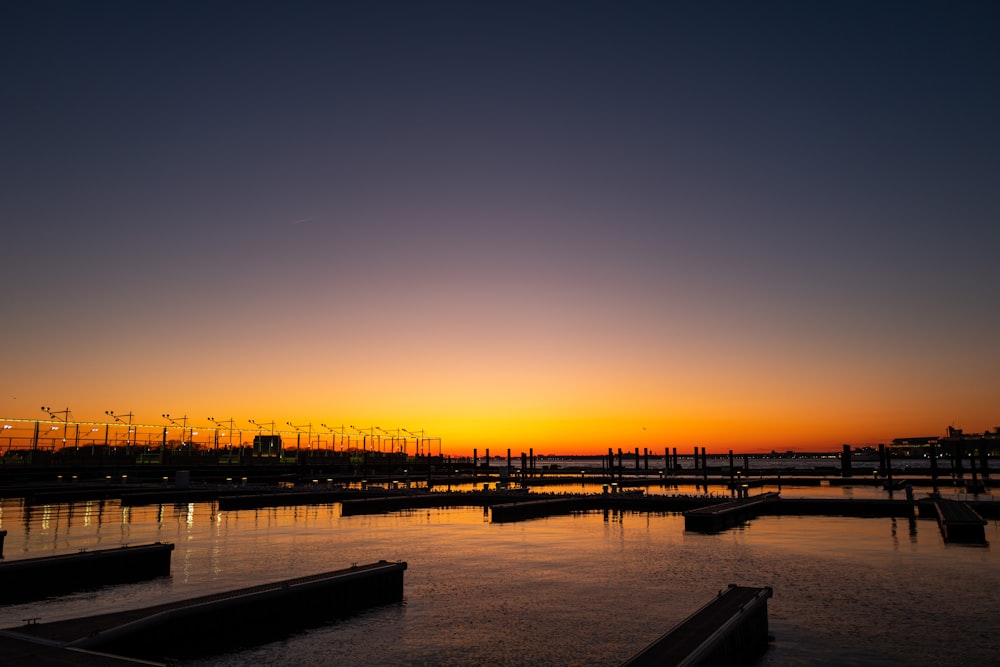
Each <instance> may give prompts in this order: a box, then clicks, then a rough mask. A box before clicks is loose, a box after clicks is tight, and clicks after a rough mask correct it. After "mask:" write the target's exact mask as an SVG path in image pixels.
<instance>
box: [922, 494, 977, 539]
mask: <svg viewBox="0 0 1000 667" xmlns="http://www.w3.org/2000/svg"><path fill="white" fill-rule="evenodd" d="M934 508H935V509H936V510H937V519H938V525H939V526H940V527H941V535H942V536H944V541H945V542H958V543H963V544H986V520H985V519H983V517H981V516H979V514H977V513H976V511H975V510H974V509H972V508H971V507H969V506H968V505H967V504H965V503H963V502H959V501H957V500H945V499H938V500H935V501H934Z"/></svg>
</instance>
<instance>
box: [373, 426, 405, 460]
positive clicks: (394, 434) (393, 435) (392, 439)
mask: <svg viewBox="0 0 1000 667" xmlns="http://www.w3.org/2000/svg"><path fill="white" fill-rule="evenodd" d="M375 428H377V429H378V430H380V431H382V432H383V433H385V434H386V435H387V436H389V453H390V454H395V453H396V441H397V440H399V431H400V429H398V428H397V429H395V430H393V431H389V430H386V429H384V428H382V427H381V426H376V427H375Z"/></svg>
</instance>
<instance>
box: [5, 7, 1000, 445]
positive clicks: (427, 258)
mask: <svg viewBox="0 0 1000 667" xmlns="http://www.w3.org/2000/svg"><path fill="white" fill-rule="evenodd" d="M998 34H1000V5H997V4H996V3H992V2H961V3H945V2H879V3H869V2H827V3H802V2H768V3H742V2H741V3H709V2H691V3H610V2H609V3H582V2H568V3H510V2H504V3H499V2H497V3H470V2H456V3H434V2H427V3H423V2H406V3H403V2H387V3H378V2H364V3H351V4H350V5H347V4H343V3H295V2H292V3H246V2H233V3H219V2H214V3H213V2H191V3H186V2H122V3H108V2H102V3H81V2H65V3H51V2H8V3H5V4H4V5H3V7H2V8H0V58H2V64H0V72H2V79H0V84H2V90H3V105H2V109H0V118H2V121H3V122H2V127H3V150H2V154H0V177H2V180H3V183H4V194H3V197H2V199H0V216H2V218H3V220H4V225H3V228H4V240H5V243H4V256H3V257H2V258H0V277H2V278H3V286H2V288H0V290H2V292H0V294H2V295H3V302H4V304H5V311H6V316H5V320H6V322H7V327H6V332H5V334H4V339H5V342H4V351H3V359H2V361H3V366H4V367H5V368H7V369H9V370H8V371H6V372H5V373H4V375H5V381H4V383H5V386H4V396H3V397H0V407H2V408H3V409H0V413H3V414H8V415H9V416H19V415H18V413H24V412H30V411H35V407H34V406H35V404H36V403H38V402H39V401H41V402H43V403H58V404H60V405H61V404H64V403H65V404H68V405H70V406H71V407H72V406H77V407H74V412H75V413H79V414H78V416H80V417H81V418H84V417H86V416H87V415H89V414H91V413H96V414H100V412H101V410H102V409H105V408H101V406H103V405H104V403H114V404H115V405H121V404H127V403H129V402H131V403H134V404H135V405H136V406H137V407H136V408H135V409H136V411H137V412H138V411H140V409H141V410H143V411H145V412H148V413H149V418H150V419H152V418H153V417H154V416H155V415H158V414H159V412H162V411H164V410H166V409H171V408H170V406H169V405H164V404H170V405H177V404H178V403H180V404H182V405H183V404H184V403H185V401H188V402H190V403H191V404H192V407H190V408H187V409H189V410H191V411H193V412H195V411H207V412H209V413H211V412H220V411H230V412H240V411H252V410H257V411H258V413H259V412H260V411H273V412H276V413H277V417H278V418H279V419H281V418H283V416H284V415H287V416H288V417H294V418H296V420H301V419H313V418H315V419H316V420H317V421H319V420H320V419H323V418H329V419H333V420H337V419H338V417H336V416H330V415H331V414H343V413H350V414H345V415H344V419H348V420H350V419H352V418H354V417H353V416H352V415H360V416H359V417H357V418H358V419H361V420H364V419H385V420H392V419H404V420H411V419H420V420H428V422H429V423H431V424H435V426H436V430H448V429H451V431H452V432H454V433H457V434H458V435H457V436H455V437H458V438H466V439H467V440H469V441H472V440H475V439H476V438H477V437H482V433H483V432H486V431H489V432H491V433H497V432H500V431H502V432H503V434H504V436H503V437H505V438H508V439H509V438H529V439H530V434H531V433H532V432H535V431H544V432H546V433H547V434H548V435H547V436H546V438H547V439H548V440H547V441H549V442H551V441H552V439H559V438H563V439H565V440H567V441H570V440H574V439H575V441H577V442H581V441H587V438H588V437H589V436H585V435H583V434H585V433H591V432H599V433H601V436H600V437H601V438H611V437H618V436H617V435H613V434H619V433H623V432H630V429H633V428H635V427H636V424H639V423H643V424H655V432H656V434H657V436H656V437H657V438H659V439H660V440H662V441H664V442H677V441H681V442H685V443H687V442H690V441H692V440H693V441H699V440H700V441H701V442H705V441H708V442H709V443H712V442H732V441H733V440H734V439H735V436H734V435H733V434H734V433H736V432H739V433H742V434H744V435H746V434H752V437H750V436H748V440H750V441H753V442H755V443H758V442H761V443H762V442H764V441H765V440H767V438H775V439H778V440H780V441H782V442H786V441H787V442H791V443H795V442H797V441H805V440H806V438H805V436H804V434H805V433H811V436H810V437H813V439H814V440H815V439H817V438H819V439H822V438H821V434H828V435H822V437H826V438H829V441H830V442H834V443H835V442H839V441H863V440H866V439H875V438H881V437H892V436H895V435H907V434H909V433H900V432H899V431H908V430H915V431H926V430H928V429H930V430H931V431H932V432H937V431H941V430H943V428H944V426H945V425H947V424H948V423H951V422H953V421H954V422H955V423H956V424H957V425H964V426H966V427H967V428H970V429H978V430H981V429H984V428H988V427H992V426H994V425H996V424H995V422H1000V414H998V410H1000V390H998V389H997V384H996V382H995V381H986V378H990V377H992V378H994V380H995V378H996V377H997V375H998V374H1000V352H998V346H997V343H996V341H997V340H998V338H997V331H998V330H1000V308H998V304H1000V298H998V296H1000V269H998V263H997V261H996V254H997V248H998V247H1000V243H998V241H1000V224H998V220H1000V187H998V183H1000V162H998V158H997V156H998V155H1000V129H998V122H997V119H998V118H1000V86H998V83H1000V39H998ZM12 325H13V326H12ZM139 369H141V370H139ZM220 373H221V374H222V375H223V376H224V377H226V378H228V381H229V382H230V383H232V384H231V385H230V386H228V387H226V386H224V385H223V386H215V385H216V378H217V377H219V375H220ZM261 373H264V374H265V375H266V376H267V377H268V378H269V380H268V382H267V383H265V384H266V386H260V384H259V383H257V382H256V381H255V378H258V377H259V376H260V374H261ZM334 377H336V378H338V379H339V382H337V383H335V386H334V387H331V386H330V385H328V384H324V383H321V382H319V380H318V378H324V379H329V378H334ZM957 378H961V380H958V379H957ZM126 385H127V386H128V387H129V388H128V389H124V387H125V386H126ZM209 386H211V387H212V388H211V389H209V388H208V387H209ZM248 386H252V387H254V389H253V390H252V391H251V390H248V389H246V387H248ZM193 387H197V390H195V389H194V388H193ZM248 392H249V393H248ZM91 403H94V405H91ZM98 404H99V405H98ZM24 405H30V406H32V407H31V408H29V409H25V408H24V407H23V406H24ZM161 405H162V406H163V407H157V406H161ZM138 406H147V407H143V408H139V407H138ZM106 407H114V406H113V405H112V406H106ZM123 407H126V408H127V407H128V406H127V405H123ZM177 409H185V408H183V407H180V408H177ZM27 416H33V415H27ZM95 416H96V415H95ZM548 420H552V421H553V423H548ZM789 422H794V424H793V425H788V426H787V427H786V426H782V424H789ZM554 424H555V425H554ZM835 425H839V427H840V428H841V429H842V430H841V431H836V432H833V431H832V429H834V427H835ZM650 428H651V429H653V428H654V427H653V426H650ZM783 429H786V430H784V431H783ZM556 432H564V433H567V434H571V435H554V433H556ZM622 437H626V438H627V437H630V436H622ZM797 439H798V440H797ZM810 442H812V441H811V440H810Z"/></svg>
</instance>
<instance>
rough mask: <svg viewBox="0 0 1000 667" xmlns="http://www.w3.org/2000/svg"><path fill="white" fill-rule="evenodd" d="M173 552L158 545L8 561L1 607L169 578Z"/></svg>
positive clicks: (0, 573) (0, 583)
mask: <svg viewBox="0 0 1000 667" xmlns="http://www.w3.org/2000/svg"><path fill="white" fill-rule="evenodd" d="M173 550H174V545H173V544H165V543H161V542H156V543H154V544H144V545H139V546H134V547H131V546H123V547H118V548H116V549H100V550H97V551H80V552H78V553H73V554H62V555H58V556H43V557H41V558H25V559H21V560H10V561H4V562H2V563H0V603H2V604H10V603H12V602H26V601H29V600H39V599H42V598H45V597H49V596H52V595H59V594H65V593H70V592H73V591H78V590H84V589H88V588H98V587H100V586H106V585H109V584H121V583H130V582H134V581H143V580H145V579H153V578H155V577H162V576H167V575H169V574H170V554H171V552H172V551H173Z"/></svg>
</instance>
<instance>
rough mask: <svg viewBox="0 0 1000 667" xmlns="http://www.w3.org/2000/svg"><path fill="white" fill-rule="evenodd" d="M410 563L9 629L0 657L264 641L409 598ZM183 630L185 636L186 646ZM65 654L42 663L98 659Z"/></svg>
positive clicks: (145, 651) (174, 650)
mask: <svg viewBox="0 0 1000 667" xmlns="http://www.w3.org/2000/svg"><path fill="white" fill-rule="evenodd" d="M405 569H406V563H389V562H386V561H380V562H378V563H373V564H369V565H361V566H354V567H351V568H349V569H345V570H336V571H333V572H324V573H321V574H316V575H311V576H306V577H297V578H295V579H287V580H284V581H277V582H273V583H268V584H262V585H259V586H253V587H249V588H242V589H237V590H233V591H226V592H223V593H216V594H214V595H206V596H201V597H197V598H191V599H186V600H180V601H176V602H170V603H165V604H161V605H155V606H152V607H144V608H141V609H132V610H126V611H119V612H111V613H106V614H99V615H95V616H87V617H82V618H75V619H69V620H65V621H54V622H51V623H31V624H27V625H23V626H20V627H17V628H8V629H6V630H4V631H0V633H2V635H3V637H4V642H3V643H0V664H11V663H10V662H9V661H8V660H7V658H8V656H9V655H12V653H5V652H4V651H10V652H14V651H17V650H27V649H26V648H25V644H31V643H35V644H41V645H44V646H48V647H50V648H58V649H72V648H80V649H84V650H88V651H101V652H107V653H111V654H114V655H119V654H121V655H127V656H135V657H138V658H145V659H153V660H156V659H158V658H161V657H162V656H164V655H167V653H169V654H170V655H171V657H187V656H189V655H199V654H202V653H205V652H211V651H213V650H220V649H222V650H224V649H226V648H228V647H230V646H232V645H234V644H235V645H244V644H251V643H259V641H262V640H265V639H268V638H272V637H274V636H276V635H279V634H280V633H281V632H284V631H286V629H288V628H301V627H307V626H308V624H310V623H311V624H315V623H316V622H319V621H322V620H323V619H325V618H330V617H333V616H339V615H345V614H348V613H352V612H354V611H357V610H359V609H363V608H366V607H370V606H375V605H379V604H385V603H387V602H391V601H393V600H399V599H402V594H403V571H404V570H405ZM178 636H183V637H184V638H185V641H184V645H183V646H178V644H177V641H176V638H177V637H178ZM11 642H14V643H13V644H11ZM220 642H224V643H221V644H220ZM5 646H6V649H5V648H4V647H5ZM180 651H183V652H184V655H178V652H180ZM57 653H58V655H59V656H60V657H59V660H65V661H62V662H55V661H54V662H49V663H39V664H67V665H77V664H81V665H82V664H90V663H89V662H87V661H86V660H81V661H79V662H74V660H76V657H75V656H76V655H77V654H74V653H73V652H72V651H69V650H64V651H59V652H57ZM53 660H55V658H53Z"/></svg>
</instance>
